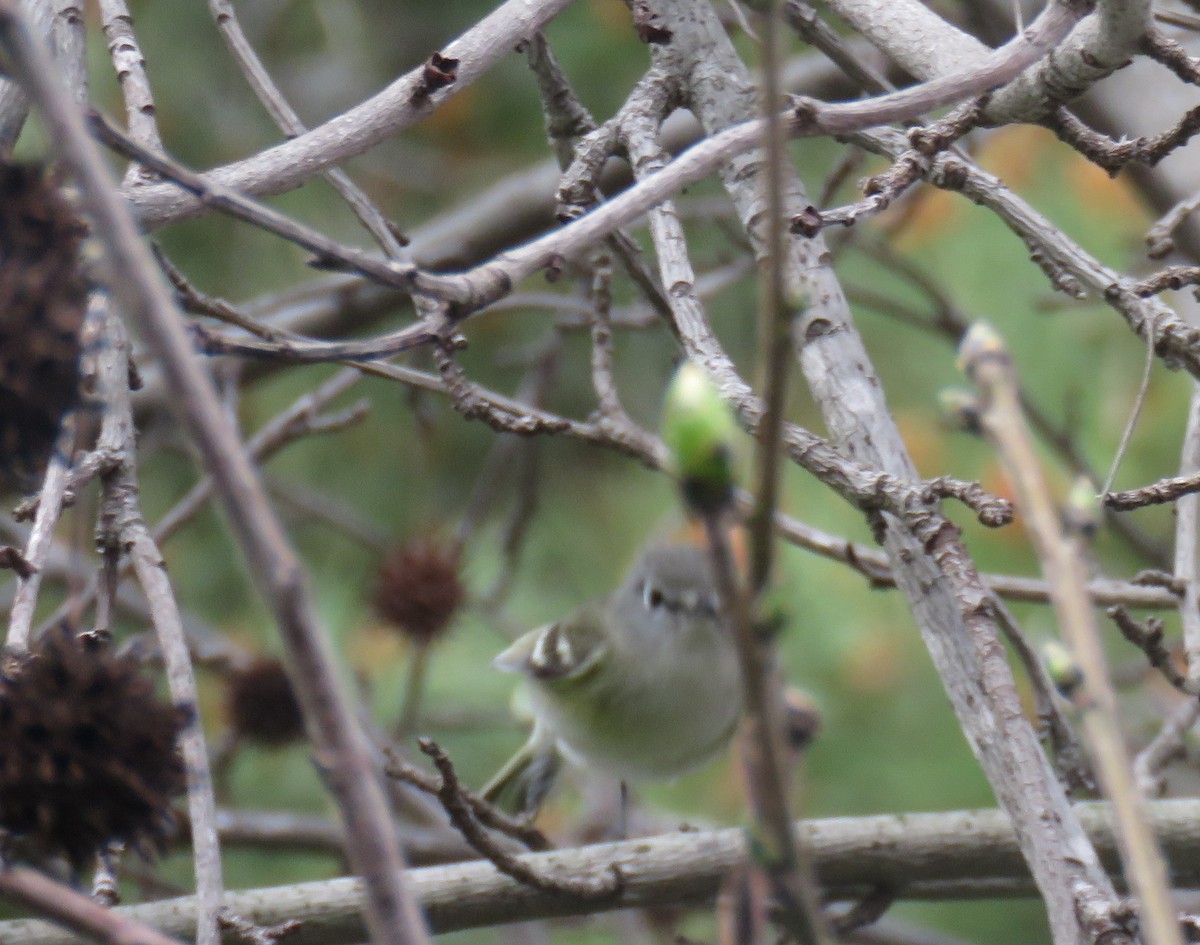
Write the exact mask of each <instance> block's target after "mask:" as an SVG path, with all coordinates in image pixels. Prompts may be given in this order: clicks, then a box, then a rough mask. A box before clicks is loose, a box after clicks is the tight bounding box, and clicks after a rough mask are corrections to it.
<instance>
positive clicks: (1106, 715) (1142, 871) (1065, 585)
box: [961, 324, 1182, 945]
mask: <svg viewBox="0 0 1200 945" xmlns="http://www.w3.org/2000/svg"><path fill="white" fill-rule="evenodd" d="M961 357H962V360H963V362H964V367H965V370H966V371H967V374H968V375H969V376H970V377H971V378H972V379H973V380H974V381H975V383H976V384H978V385H979V387H980V390H981V391H982V393H983V395H984V398H985V401H986V403H985V409H984V413H983V424H984V428H985V430H986V431H987V433H988V435H989V436H990V437H991V438H992V440H993V441H994V443H995V444H996V447H997V450H998V452H999V454H1000V459H1001V461H1002V462H1003V463H1004V466H1005V469H1006V471H1007V473H1008V475H1009V478H1010V479H1011V480H1012V483H1013V486H1014V488H1015V490H1016V493H1017V501H1018V504H1019V505H1020V506H1021V508H1022V510H1023V511H1024V513H1025V520H1026V523H1027V526H1026V527H1027V528H1028V530H1029V534H1030V537H1031V539H1032V541H1033V544H1034V548H1035V550H1036V552H1037V555H1038V558H1039V560H1040V561H1041V565H1042V570H1043V572H1044V574H1045V576H1046V580H1047V582H1048V583H1049V585H1050V594H1051V602H1052V603H1053V605H1054V609H1055V613H1056V614H1057V616H1058V620H1059V626H1060V628H1061V630H1062V633H1063V635H1064V636H1065V637H1066V639H1067V641H1068V643H1069V644H1070V646H1071V648H1072V650H1073V651H1074V655H1075V658H1076V659H1077V660H1078V661H1079V665H1080V668H1081V669H1082V671H1083V683H1082V686H1081V696H1080V701H1079V708H1080V711H1081V713H1082V715H1083V725H1084V733H1085V737H1086V739H1087V743H1088V747H1089V748H1090V749H1091V751H1092V752H1093V753H1094V755H1095V759H1096V767H1097V773H1098V775H1099V779H1100V784H1101V787H1102V789H1103V791H1104V794H1105V796H1106V797H1107V798H1109V799H1110V800H1111V801H1112V802H1113V810H1114V813H1115V816H1116V823H1117V834H1118V837H1119V839H1120V845H1121V858H1122V861H1123V863H1124V865H1125V871H1126V874H1127V875H1128V877H1129V882H1130V884H1131V885H1132V887H1133V889H1134V891H1135V893H1136V894H1137V896H1138V899H1139V900H1140V902H1141V918H1142V927H1143V928H1144V929H1145V932H1146V936H1147V939H1148V941H1150V942H1151V943H1154V945H1181V943H1182V939H1181V937H1180V932H1179V926H1178V923H1177V922H1176V919H1175V910H1174V906H1173V905H1172V903H1171V899H1170V895H1169V888H1170V887H1169V883H1168V879H1167V871H1166V866H1165V863H1164V860H1163V858H1162V854H1161V852H1160V851H1159V849H1158V846H1157V844H1156V843H1155V841H1154V837H1153V835H1152V833H1151V832H1150V830H1149V828H1148V826H1147V823H1146V819H1145V815H1144V812H1143V810H1142V807H1141V802H1140V796H1139V794H1138V791H1137V787H1136V785H1135V784H1134V782H1133V773H1132V761H1131V759H1130V758H1129V755H1128V752H1127V750H1126V748H1125V744H1124V739H1123V736H1122V733H1121V729H1120V722H1119V713H1118V709H1117V699H1116V695H1115V693H1114V692H1113V688H1112V682H1111V679H1110V675H1109V671H1108V666H1107V661H1106V659H1105V656H1104V651H1103V649H1102V647H1101V642H1100V633H1099V627H1098V626H1097V624H1096V619H1095V612H1094V610H1093V609H1092V607H1091V603H1090V601H1089V600H1088V597H1087V591H1086V589H1085V574H1084V565H1083V557H1082V554H1081V551H1080V548H1079V545H1078V539H1077V538H1076V537H1074V536H1067V535H1064V534H1063V532H1062V528H1061V525H1060V523H1059V516H1058V512H1057V509H1056V508H1055V505H1054V502H1053V500H1052V499H1051V496H1050V490H1049V486H1048V485H1047V483H1046V481H1045V478H1044V474H1043V472H1042V470H1041V466H1040V465H1039V463H1038V460H1037V454H1036V451H1035V450H1034V448H1033V444H1032V442H1031V440H1030V437H1029V433H1028V430H1027V429H1026V427H1025V424H1024V420H1023V417H1022V415H1021V407H1020V401H1019V398H1018V395H1017V390H1018V388H1017V384H1016V382H1015V371H1014V368H1013V364H1012V361H1011V359H1010V358H1009V355H1008V352H1007V351H1006V350H1005V349H1004V347H1003V343H1002V342H1001V340H1000V338H999V336H997V335H996V334H995V333H994V332H993V331H992V329H991V328H990V327H989V326H986V325H982V324H981V325H977V326H976V327H975V328H974V329H972V331H971V332H970V333H968V335H967V338H966V339H965V340H964V342H963V348H962V354H961Z"/></svg>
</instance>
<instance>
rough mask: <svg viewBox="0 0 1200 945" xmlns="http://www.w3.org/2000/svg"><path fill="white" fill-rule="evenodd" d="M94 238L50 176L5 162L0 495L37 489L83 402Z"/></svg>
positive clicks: (1, 182)
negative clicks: (69, 414)
mask: <svg viewBox="0 0 1200 945" xmlns="http://www.w3.org/2000/svg"><path fill="white" fill-rule="evenodd" d="M85 233H86V229H85V227H84V225H83V223H82V222H81V221H80V220H79V218H78V217H76V216H75V215H74V213H72V211H71V208H70V207H69V206H68V205H67V201H66V200H65V199H64V198H63V195H62V193H61V192H60V190H59V188H58V187H57V186H56V184H55V182H54V181H53V180H52V179H51V178H50V177H49V175H47V174H46V173H45V172H44V171H43V170H42V169H41V168H37V167H30V166H24V165H20V164H9V163H6V162H3V161H0V487H18V488H28V487H30V486H32V485H33V484H34V483H36V481H37V479H38V478H39V477H40V476H41V472H42V469H43V468H44V467H45V464H46V461H47V460H48V458H49V456H50V451H51V449H52V448H53V446H54V440H55V437H56V436H57V434H58V428H59V423H60V421H61V420H62V416H63V414H64V413H65V412H66V411H68V410H70V409H71V408H72V407H74V406H75V405H76V403H77V402H78V399H79V350H80V345H79V329H80V326H81V325H82V324H83V317H84V313H85V311H86V308H87V294H88V283H87V280H86V278H85V277H84V275H83V273H82V271H81V269H80V266H79V243H80V240H81V239H82V238H83V236H84V234H85Z"/></svg>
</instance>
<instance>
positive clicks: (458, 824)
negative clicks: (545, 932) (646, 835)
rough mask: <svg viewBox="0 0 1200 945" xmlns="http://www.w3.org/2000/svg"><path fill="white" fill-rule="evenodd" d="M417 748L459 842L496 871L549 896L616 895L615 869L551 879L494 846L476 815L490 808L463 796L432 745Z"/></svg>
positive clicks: (592, 897) (443, 757) (617, 875)
mask: <svg viewBox="0 0 1200 945" xmlns="http://www.w3.org/2000/svg"><path fill="white" fill-rule="evenodd" d="M419 744H420V746H421V751H423V752H424V753H425V754H426V755H428V756H429V757H430V758H431V759H433V763H434V765H436V766H437V769H438V773H439V774H440V775H441V781H440V783H439V784H438V789H437V797H438V800H439V801H440V802H441V804H442V807H443V808H444V809H445V811H446V815H447V816H448V817H449V818H450V822H451V823H452V824H454V826H455V828H457V830H458V831H459V833H461V834H462V835H463V839H465V840H466V841H467V843H469V844H471V846H472V847H474V848H475V849H476V850H478V851H479V852H480V853H481V854H482V855H483V856H485V857H486V858H487V859H488V860H489V861H490V862H491V863H492V864H493V865H494V866H495V867H496V869H498V870H499V871H500V872H502V873H504V874H505V875H506V876H511V877H512V878H513V879H515V880H516V881H517V882H519V883H522V884H523V885H526V886H530V887H532V888H533V889H536V890H538V891H539V892H545V893H551V894H552V895H559V896H564V895H565V896H574V897H578V898H583V899H590V900H605V899H612V898H615V897H617V896H619V895H620V892H621V873H620V871H619V870H617V869H615V868H613V869H610V870H605V871H603V872H601V873H599V874H596V875H591V876H588V875H579V876H566V877H559V876H553V875H551V874H548V873H542V872H540V871H539V870H537V869H535V868H534V867H532V866H530V865H529V864H528V863H526V862H523V861H522V860H520V859H518V858H517V857H515V856H513V854H511V853H510V852H509V851H507V850H505V849H504V848H503V847H501V846H500V845H499V844H497V843H496V842H495V840H493V839H492V838H491V837H490V836H489V835H488V833H487V832H486V831H485V830H483V828H482V826H481V824H480V821H479V819H478V817H477V813H476V811H478V810H479V809H480V805H481V804H482V805H485V806H490V805H487V804H486V802H484V801H483V800H482V799H481V798H477V797H471V798H468V797H466V796H465V795H466V791H465V789H464V788H463V787H462V785H461V784H460V783H459V780H458V775H457V774H456V772H455V770H454V765H453V764H452V763H451V761H450V757H449V756H448V755H447V754H446V753H445V752H444V751H442V749H441V747H440V746H439V745H438V744H437V743H436V742H434V741H432V740H431V739H428V738H422V739H421V740H420V743H419Z"/></svg>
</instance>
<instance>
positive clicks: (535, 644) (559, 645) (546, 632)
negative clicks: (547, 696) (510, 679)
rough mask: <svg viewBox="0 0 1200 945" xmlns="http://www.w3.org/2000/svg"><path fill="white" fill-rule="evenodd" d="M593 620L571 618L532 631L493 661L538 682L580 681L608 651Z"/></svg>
mask: <svg viewBox="0 0 1200 945" xmlns="http://www.w3.org/2000/svg"><path fill="white" fill-rule="evenodd" d="M597 625H598V622H597V621H596V620H593V619H579V618H578V617H576V618H570V617H569V618H567V619H566V620H563V621H559V622H558V623H552V624H548V625H546V626H544V627H538V628H537V629H536V630H530V631H529V632H528V633H526V634H523V635H522V636H520V637H518V638H517V640H516V641H515V642H514V643H513V644H512V646H510V647H509V648H508V649H507V650H505V651H504V652H503V653H500V654H499V655H498V656H497V657H496V658H495V659H493V660H492V666H494V667H495V668H496V669H498V670H500V671H502V672H506V673H523V674H524V675H526V676H530V677H532V678H534V679H540V680H553V679H578V678H579V677H580V676H583V675H584V674H585V673H587V672H588V670H590V669H591V668H592V667H593V666H595V665H596V663H597V662H598V661H599V660H600V658H601V657H602V656H603V655H604V654H605V653H606V652H607V651H608V644H607V643H605V641H604V639H603V637H602V636H601V634H600V633H599V632H598V631H597V630H594V629H593V628H594V627H596V626H597Z"/></svg>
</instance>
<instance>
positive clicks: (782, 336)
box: [749, 0, 792, 594]
mask: <svg viewBox="0 0 1200 945" xmlns="http://www.w3.org/2000/svg"><path fill="white" fill-rule="evenodd" d="M782 18H783V14H782V2H781V0H771V2H770V3H769V10H768V14H767V16H766V17H765V22H764V24H763V43H762V100H763V101H762V108H763V111H764V116H765V119H766V120H765V123H764V129H765V135H764V138H765V140H764V141H763V152H764V154H765V155H766V165H767V173H766V175H765V176H764V179H763V186H764V187H765V189H766V194H765V197H766V204H767V227H766V233H765V236H764V244H765V245H764V253H763V257H762V266H763V277H762V280H761V286H762V291H761V294H760V297H759V304H758V345H759V372H760V373H759V376H760V385H761V389H762V399H763V415H762V421H761V423H760V424H759V427H758V488H757V490H756V493H755V501H754V510H753V511H752V512H751V514H750V522H749V528H750V590H751V593H753V594H758V593H760V592H761V591H762V590H763V588H764V587H766V584H767V581H768V579H769V578H770V573H771V557H772V554H771V550H772V543H773V541H774V529H773V528H772V523H773V520H774V515H775V506H776V504H777V502H778V491H779V465H780V459H781V449H780V446H781V442H782V438H783V411H784V406H785V404H786V401H787V383H788V367H789V365H790V364H791V361H792V346H791V343H790V342H791V335H790V332H791V320H790V318H789V317H788V301H787V298H786V291H785V287H784V262H785V256H786V249H785V245H784V229H783V227H784V220H783V212H784V211H783V162H784V160H785V158H786V156H787V150H786V142H787V138H786V136H785V133H784V128H783V124H782V122H781V121H780V120H779V108H778V105H779V101H780V94H781V93H780V86H779V70H780V62H779V59H780V55H779V45H780V39H779V34H780V33H781V32H782V29H781V27H782Z"/></svg>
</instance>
